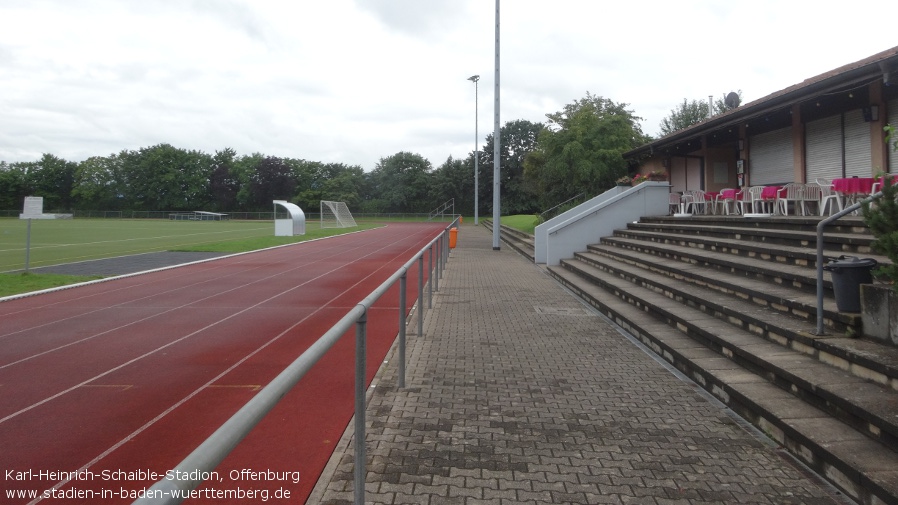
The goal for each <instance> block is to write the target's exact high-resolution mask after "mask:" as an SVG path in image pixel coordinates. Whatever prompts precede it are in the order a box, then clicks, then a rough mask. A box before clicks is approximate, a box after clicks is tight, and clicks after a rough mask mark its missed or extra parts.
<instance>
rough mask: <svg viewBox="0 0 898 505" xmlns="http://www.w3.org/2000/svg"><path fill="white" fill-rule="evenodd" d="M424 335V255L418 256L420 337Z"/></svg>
mask: <svg viewBox="0 0 898 505" xmlns="http://www.w3.org/2000/svg"><path fill="white" fill-rule="evenodd" d="M423 336H424V255H423V254H422V255H421V256H419V257H418V337H419V338H420V337H423Z"/></svg>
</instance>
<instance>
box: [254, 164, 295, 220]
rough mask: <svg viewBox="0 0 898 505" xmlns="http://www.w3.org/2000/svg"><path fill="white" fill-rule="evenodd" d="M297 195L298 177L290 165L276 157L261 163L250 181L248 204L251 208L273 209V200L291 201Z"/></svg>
mask: <svg viewBox="0 0 898 505" xmlns="http://www.w3.org/2000/svg"><path fill="white" fill-rule="evenodd" d="M295 194H296V176H295V175H294V173H293V169H292V167H291V166H290V165H289V164H288V163H286V162H285V161H284V160H283V159H281V158H276V157H274V156H268V157H266V158H263V159H262V160H261V161H259V163H258V164H257V165H256V167H255V170H254V171H253V172H252V175H251V176H250V181H249V200H248V202H247V203H248V204H249V205H250V207H251V208H254V209H256V210H261V209H267V208H271V202H272V200H289V199H290V198H292V197H293V195H295Z"/></svg>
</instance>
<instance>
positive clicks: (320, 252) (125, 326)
mask: <svg viewBox="0 0 898 505" xmlns="http://www.w3.org/2000/svg"><path fill="white" fill-rule="evenodd" d="M339 247H341V246H340V245H335V246H333V247H326V248H324V249H323V250H321V251H316V252H315V254H316V255H322V254H324V253H327V252H328V251H331V250H333V249H337V248H339ZM355 249H358V247H356V248H353V249H351V250H355ZM330 257H331V256H330V255H328V256H326V257H323V258H321V259H318V260H315V261H313V262H311V263H305V264H303V265H298V266H296V267H294V268H292V269H290V270H288V272H289V271H293V270H297V269H300V268H304V267H307V266H309V265H314V264H315V263H318V262H320V261H323V260H324V259H328V258H330ZM252 259H253V258H248V259H246V260H244V261H240V262H238V264H239V263H245V262H247V261H250V260H252ZM255 268H262V265H259V266H258V267H255ZM237 273H238V272H234V273H232V274H229V275H227V276H223V277H214V278H209V279H206V280H204V281H200V282H195V283H193V284H189V285H186V286H180V287H178V288H175V289H169V290H165V291H161V292H158V293H154V294H151V295H147V296H142V297H139V298H135V299H131V300H128V301H125V302H122V303H120V304H116V305H112V306H110V307H104V308H101V309H96V310H92V311H89V312H85V313H80V314H78V315H75V316H71V317H67V318H62V319H58V320H55V321H51V322H47V323H44V324H41V325H37V326H33V327H30V328H25V329H22V330H18V331H15V332H12V333H7V334H5V335H0V339H2V338H5V337H9V336H13V335H16V334H19V333H23V332H26V331H33V330H36V329H40V328H42V327H46V326H50V325H53V324H58V323H60V322H64V321H67V320H72V319H77V318H80V317H83V316H85V315H90V314H94V313H99V312H104V311H106V310H114V309H116V308H118V307H121V306H123V305H127V304H130V303H134V302H137V301H140V300H144V299H147V298H152V297H157V296H164V295H166V294H170V293H175V292H177V291H182V290H184V289H188V288H192V287H195V286H198V285H201V284H205V283H208V282H213V281H218V280H221V279H222V278H224V277H230V276H233V275H237ZM240 273H245V271H243V272H240ZM283 273H284V272H281V273H278V274H277V275H272V276H269V277H266V278H262V279H259V280H257V281H254V282H253V283H250V284H254V283H256V282H260V281H264V280H268V279H269V278H271V277H276V276H279V275H282V274H283ZM250 284H244V285H242V286H239V287H238V288H234V289H239V288H242V287H245V286H248V285H250ZM141 285H142V284H141ZM122 289H128V290H131V289H134V287H133V286H132V287H127V288H122ZM234 289H231V290H227V291H221V292H218V293H216V294H215V295H213V296H209V297H206V298H202V299H199V300H194V301H193V302H191V303H190V304H187V305H184V306H181V307H173V308H171V309H169V310H166V311H163V312H158V313H156V314H153V315H151V316H147V317H145V318H143V319H138V320H136V321H131V322H130V323H128V324H125V325H122V326H119V327H116V328H112V329H109V330H106V331H103V332H100V333H96V334H93V335H91V336H88V337H84V338H82V339H79V340H75V341H72V342H68V343H66V344H64V345H61V346H57V347H54V348H52V349H47V350H45V351H43V352H40V353H36V354H32V355H30V356H27V357H25V358H21V359H18V360H16V361H11V362H9V363H4V364H2V365H0V370H2V369H4V368H7V367H10V366H14V365H17V364H19V363H23V362H25V361H29V360H31V359H35V358H38V357H40V356H43V355H46V354H49V353H52V352H56V351H59V350H62V349H65V348H68V347H71V346H73V345H77V344H80V343H83V342H86V341H89V340H92V339H94V338H97V337H100V336H103V335H105V334H107V333H110V332H114V331H117V330H121V329H123V328H127V327H128V326H131V325H134V324H138V323H141V322H144V321H147V320H149V319H152V318H154V317H157V316H160V315H163V314H166V313H168V312H172V311H174V310H178V309H181V308H183V307H189V306H190V305H192V304H194V303H197V302H201V301H204V300H207V299H209V298H214V297H215V296H218V295H220V294H224V293H228V292H230V291H233V290H234ZM93 296H99V293H98V294H95V295H88V296H86V297H78V298H75V299H73V300H72V301H78V300H81V299H84V298H89V297H93ZM58 303H67V302H58Z"/></svg>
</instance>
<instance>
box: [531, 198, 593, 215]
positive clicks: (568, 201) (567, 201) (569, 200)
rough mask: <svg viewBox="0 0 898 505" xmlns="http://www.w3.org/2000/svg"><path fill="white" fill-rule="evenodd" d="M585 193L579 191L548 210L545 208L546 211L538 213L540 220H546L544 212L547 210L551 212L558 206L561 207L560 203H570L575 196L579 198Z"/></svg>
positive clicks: (546, 212)
mask: <svg viewBox="0 0 898 505" xmlns="http://www.w3.org/2000/svg"><path fill="white" fill-rule="evenodd" d="M585 194H586V193H580V194H579V195H576V196H572V197H570V198H568V199H567V200H565V201H563V202H561V203H559V204H558V205H556V206H554V207H552V208H551V209H549V210H547V211H544V212H542V213H540V215H539V218H540V220H542V221H545V220H546V218H545V216H546V214H548V213H549V212H552V211H553V210H555V209H557V208H558V207H561V206H562V205H567V204H568V203H570V202H572V201H574V200H576V199H577V198H580V197H581V196H583V195H585Z"/></svg>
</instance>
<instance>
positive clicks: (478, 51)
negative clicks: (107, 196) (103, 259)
mask: <svg viewBox="0 0 898 505" xmlns="http://www.w3.org/2000/svg"><path fill="white" fill-rule="evenodd" d="M824 5H826V4H821V3H820V2H819V0H816V1H783V0H776V1H774V0H754V1H751V2H724V1H711V0H706V1H700V0H679V1H670V0H658V1H654V0H648V1H642V2H635V1H599V0H552V1H551V2H547V1H545V0H506V1H505V2H503V3H502V6H501V19H500V21H501V53H500V54H501V93H500V97H501V107H500V114H501V117H500V121H501V123H502V124H504V123H505V122H507V121H513V120H517V119H526V120H529V121H534V122H542V121H544V120H545V115H546V114H547V113H552V112H556V111H559V110H561V109H562V108H563V107H564V105H565V104H568V103H571V102H574V101H576V100H579V99H580V98H583V97H584V96H585V95H586V92H587V91H588V92H590V93H592V94H594V95H599V96H603V97H605V98H609V99H611V100H613V101H615V102H618V103H621V102H622V103H627V104H629V108H630V109H631V110H632V111H633V112H634V113H635V114H636V115H637V116H640V117H642V118H644V121H643V123H642V128H643V131H644V132H645V133H648V134H651V135H657V133H658V125H659V123H660V121H661V119H662V118H663V117H665V116H667V115H668V114H669V113H670V111H671V109H673V108H674V107H676V106H677V104H678V103H680V102H682V101H683V99H684V98H688V99H690V100H692V99H707V97H708V95H713V96H714V97H715V98H718V97H721V96H723V95H724V94H726V93H727V92H729V91H735V90H739V89H741V90H742V93H743V100H744V102H750V101H753V100H756V99H758V98H761V97H763V96H765V95H768V94H770V93H772V92H775V91H778V90H780V89H783V88H785V87H787V86H790V85H792V84H795V83H798V82H800V81H802V80H804V79H806V78H808V77H813V76H815V75H818V74H820V73H823V72H825V71H827V70H831V69H833V68H836V67H839V66H841V65H844V64H846V63H850V62H854V61H857V60H860V59H862V58H865V57H867V56H870V55H872V54H875V53H877V52H880V51H882V50H885V49H888V48H890V47H893V46H895V45H898V39H896V38H895V37H894V32H893V31H890V30H888V29H886V28H884V26H885V25H884V24H883V22H882V20H881V19H878V18H877V17H876V15H875V13H874V12H872V11H870V10H869V9H862V8H855V6H853V5H851V4H828V6H827V7H824ZM494 62H495V1H494V0H326V1H322V0H319V1H312V0H0V160H2V161H8V162H13V161H34V160H36V159H38V158H39V157H40V156H41V154H42V153H50V154H54V155H56V156H59V157H62V158H65V159H67V160H71V161H81V160H83V159H85V158H87V157H89V156H94V155H99V156H107V155H109V154H112V153H118V152H120V151H122V150H124V149H139V148H142V147H149V146H152V145H156V144H160V143H168V144H172V145H173V146H175V147H178V148H183V149H188V150H192V149H195V150H200V151H204V152H207V153H209V154H214V152H215V151H217V150H221V149H224V148H226V147H230V148H232V149H234V150H235V151H237V153H238V154H240V155H244V154H247V155H248V154H252V153H254V152H259V153H262V154H265V155H270V156H279V157H288V158H301V159H307V160H313V161H323V162H341V163H346V164H350V165H359V166H361V167H362V168H364V169H365V170H372V169H373V168H374V167H375V166H376V164H377V163H378V161H379V160H380V159H381V158H384V157H387V156H390V155H393V154H395V153H397V152H400V151H410V152H414V153H419V154H421V155H423V156H424V157H425V158H427V159H428V160H430V162H431V163H432V164H433V165H434V167H438V166H439V165H441V164H442V163H443V162H444V161H445V160H446V159H447V158H448V157H449V156H453V157H455V158H464V157H466V156H467V155H468V154H469V153H470V152H471V151H472V150H473V149H474V111H475V105H474V95H475V90H474V84H473V83H472V82H471V81H468V80H467V78H468V77H470V76H471V75H473V74H479V75H480V76H481V79H480V83H479V98H480V100H479V102H480V106H479V116H480V120H479V130H480V138H479V142H478V144H479V145H481V146H482V145H483V143H484V139H485V138H486V135H487V134H488V133H490V132H492V130H493V114H494V106H493V103H494V102H493V97H494V91H493V88H494V84H495V79H494V72H495V65H494Z"/></svg>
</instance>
